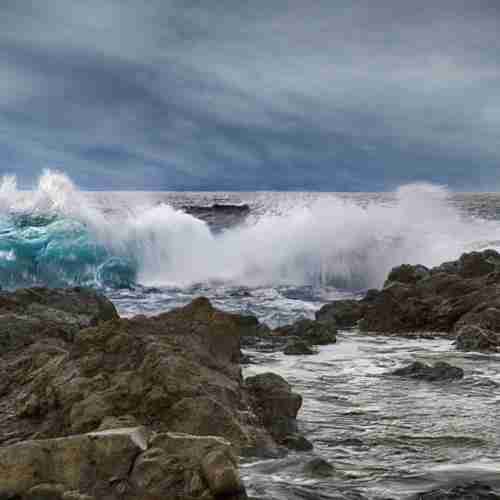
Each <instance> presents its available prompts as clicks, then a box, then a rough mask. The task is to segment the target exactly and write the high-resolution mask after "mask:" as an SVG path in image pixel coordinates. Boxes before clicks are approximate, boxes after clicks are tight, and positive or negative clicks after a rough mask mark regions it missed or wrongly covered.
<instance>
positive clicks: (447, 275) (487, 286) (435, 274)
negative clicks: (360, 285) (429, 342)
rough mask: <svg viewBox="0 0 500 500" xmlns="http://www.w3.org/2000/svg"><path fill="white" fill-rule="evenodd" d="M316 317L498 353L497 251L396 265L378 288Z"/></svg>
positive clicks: (499, 292) (499, 258)
mask: <svg viewBox="0 0 500 500" xmlns="http://www.w3.org/2000/svg"><path fill="white" fill-rule="evenodd" d="M316 318H317V320H320V321H326V320H333V321H336V323H337V324H338V325H339V327H352V326H356V325H357V326H359V328H360V329H361V330H363V331H366V332H378V333H383V334H397V335H401V334H404V335H408V336H418V335H421V334H422V333H423V332H424V333H428V332H432V333H433V334H435V335H442V336H448V337H451V338H456V339H457V347H458V348H459V349H463V350H477V351H493V352H497V351H500V254H499V253H498V252H496V251H494V250H485V251H483V252H472V253H468V254H463V255H462V256H461V257H460V259H458V260H457V261H453V262H446V263H444V264H442V265H440V266H438V267H435V268H432V269H428V268H426V267H424V266H410V265H406V264H405V265H402V266H399V267H396V268H394V269H393V270H392V271H391V272H390V273H389V276H388V278H387V281H386V282H385V284H384V287H383V288H382V290H380V291H378V290H370V291H369V292H367V294H366V296H365V297H364V298H363V299H361V300H360V301H355V300H342V301H334V302H332V303H330V304H327V305H326V306H324V307H323V308H322V309H320V310H319V311H318V312H317V314H316Z"/></svg>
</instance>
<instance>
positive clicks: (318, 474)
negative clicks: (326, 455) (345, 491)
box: [304, 457, 335, 478]
mask: <svg viewBox="0 0 500 500" xmlns="http://www.w3.org/2000/svg"><path fill="white" fill-rule="evenodd" d="M334 472H335V469H334V467H333V465H331V464H329V463H328V462H327V461H326V460H324V459H323V458H319V457H316V458H313V459H312V460H309V462H307V464H306V465H305V466H304V473H305V474H307V475H308V476H311V477H315V478H322V477H330V476H332V475H333V473H334Z"/></svg>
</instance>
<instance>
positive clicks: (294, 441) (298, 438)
mask: <svg viewBox="0 0 500 500" xmlns="http://www.w3.org/2000/svg"><path fill="white" fill-rule="evenodd" d="M281 444H282V445H284V446H286V447H287V448H288V449H290V450H295V451H311V450H312V449H313V444H312V443H311V442H310V441H308V440H307V439H306V438H305V437H304V436H302V434H298V433H295V434H288V435H287V436H285V437H284V438H283V439H282V440H281Z"/></svg>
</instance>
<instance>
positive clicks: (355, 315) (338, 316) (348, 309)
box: [315, 299, 363, 328]
mask: <svg viewBox="0 0 500 500" xmlns="http://www.w3.org/2000/svg"><path fill="white" fill-rule="evenodd" d="M315 316H316V320H317V321H321V322H330V321H331V322H333V323H335V324H336V325H337V327H338V328H351V327H353V326H356V324H357V322H358V321H359V320H360V319H361V318H362V316H363V304H362V303H360V302H359V301H358V300H351V299H349V300H334V301H333V302H330V303H329V304H325V305H324V306H323V307H322V308H321V309H320V310H319V311H317V312H316V315H315Z"/></svg>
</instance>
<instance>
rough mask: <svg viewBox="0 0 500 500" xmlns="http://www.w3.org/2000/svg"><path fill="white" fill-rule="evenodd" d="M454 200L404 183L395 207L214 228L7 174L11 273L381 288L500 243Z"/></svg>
mask: <svg viewBox="0 0 500 500" xmlns="http://www.w3.org/2000/svg"><path fill="white" fill-rule="evenodd" d="M449 196H450V193H449V192H448V191H447V190H446V189H444V188H442V187H439V186H433V185H429V184H414V185H408V186H403V187H401V188H399V189H398V190H397V191H396V192H394V193H392V195H391V196H389V197H387V198H386V200H385V202H384V203H382V202H380V201H371V202H368V203H364V204H361V203H359V202H358V201H356V200H355V199H352V198H348V197H345V196H335V195H333V194H332V195H328V196H324V197H320V198H318V199H317V200H316V201H313V202H312V203H308V204H302V205H300V204H299V205H298V206H295V207H293V208H291V209H288V210H287V211H285V212H284V213H283V211H279V210H278V212H281V213H280V214H279V215H277V214H276V212H277V211H276V210H273V214H271V213H269V212H267V213H264V214H262V215H259V217H257V218H253V219H251V220H248V221H247V222H246V223H243V224H240V225H237V226H233V227H228V228H226V229H225V230H224V231H222V232H219V233H216V234H214V233H213V232H212V231H211V230H210V227H209V226H208V225H207V224H206V223H205V222H203V221H202V220H199V219H197V218H195V217H193V216H191V215H189V214H187V213H185V212H183V211H182V210H178V209H175V208H173V207H172V206H170V205H169V204H166V203H159V204H158V203H156V202H153V201H152V200H150V199H148V197H147V196H144V197H143V198H142V199H141V202H140V203H135V204H124V205H123V206H119V207H117V206H113V203H112V202H111V204H110V205H109V206H102V205H99V204H98V203H96V202H95V198H94V197H93V196H92V194H90V193H85V192H81V191H79V190H78V189H77V188H76V187H75V186H74V184H73V183H72V182H71V180H70V179H69V178H68V177H67V176H66V175H64V174H63V173H59V172H53V171H45V172H44V173H43V174H42V175H41V177H40V179H39V181H38V184H37V187H36V188H35V189H33V190H32V191H20V190H18V189H17V187H16V181H15V178H14V177H5V178H4V179H3V181H2V182H1V183H0V279H1V283H2V285H3V286H20V285H25V284H31V283H38V284H48V285H74V284H86V285H92V286H111V287H124V286H125V287H126V286H131V285H133V284H134V283H140V284H142V285H155V286H162V285H180V286H185V285H190V284H193V283H199V282H205V283H206V282H223V283H231V284H241V285H247V286H261V285H271V286H272V285H279V284H293V285H304V284H305V285H318V286H321V285H330V286H335V287H338V288H345V289H350V290H359V289H364V288H369V287H378V286H380V285H381V284H382V282H383V279H384V277H385V275H386V274H387V271H388V270H389V269H390V268H391V267H392V266H394V265H397V264H400V263H403V262H408V263H423V264H426V265H429V266H431V265H435V264H439V263H440V262H442V261H445V260H449V259H454V258H456V257H457V256H458V255H459V254H460V253H461V252H462V251H466V250H471V249H475V248H476V247H478V248H479V247H480V246H481V245H483V246H486V245H487V242H488V241H494V240H499V239H500V226H499V225H498V223H497V222H493V221H490V222H485V221H478V220H472V219H465V218H464V217H463V216H462V214H461V213H460V212H459V211H458V210H457V209H456V208H454V206H453V205H452V204H450V202H449ZM111 200H113V198H112V196H111ZM478 242H481V243H480V244H478Z"/></svg>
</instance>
